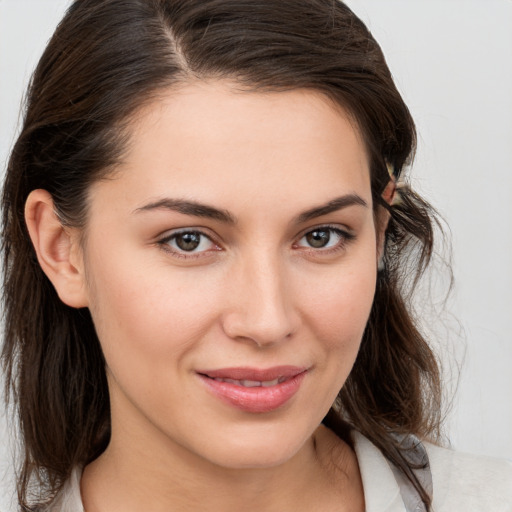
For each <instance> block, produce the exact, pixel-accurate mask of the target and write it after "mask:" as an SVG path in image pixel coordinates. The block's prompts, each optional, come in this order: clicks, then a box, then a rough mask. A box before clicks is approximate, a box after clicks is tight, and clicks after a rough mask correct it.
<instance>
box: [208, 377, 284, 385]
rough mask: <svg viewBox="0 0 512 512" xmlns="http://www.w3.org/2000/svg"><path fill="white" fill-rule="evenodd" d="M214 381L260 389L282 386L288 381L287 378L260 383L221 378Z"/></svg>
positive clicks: (257, 381)
mask: <svg viewBox="0 0 512 512" xmlns="http://www.w3.org/2000/svg"><path fill="white" fill-rule="evenodd" d="M214 380H216V381H217V382H227V383H228V384H236V385H237V386H243V387H244V388H258V387H264V388H269V387H271V386H277V385H278V384H281V382H284V381H285V380H286V378H285V377H279V378H277V379H274V380H265V381H259V380H234V379H221V378H219V377H216V378H215V379H214Z"/></svg>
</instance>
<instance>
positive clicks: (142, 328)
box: [90, 251, 221, 373]
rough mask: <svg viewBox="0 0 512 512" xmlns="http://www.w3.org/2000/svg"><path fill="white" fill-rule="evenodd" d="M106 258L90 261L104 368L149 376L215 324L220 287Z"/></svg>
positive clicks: (156, 267)
mask: <svg viewBox="0 0 512 512" xmlns="http://www.w3.org/2000/svg"><path fill="white" fill-rule="evenodd" d="M120 252H121V251H120ZM132 254H133V253H132ZM110 255H112V258H109V260H108V261H106V259H105V258H96V261H91V262H90V266H91V269H94V273H93V275H92V276H91V286H90V309H91V314H92V317H93V320H94V324H95V327H96V331H97V333H98V337H99V339H100V341H101V345H102V348H103V351H104V354H105V358H106V361H107V364H108V366H109V367H110V368H111V370H113V371H114V368H115V367H116V368H117V367H118V370H119V371H123V370H122V368H124V367H126V368H130V367H132V368H135V367H137V368H138V369H139V370H138V371H141V372H144V371H145V370H144V368H146V369H147V372H149V373H150V372H151V371H152V369H154V368H155V367H157V366H158V365H160V364H164V361H165V363H166V364H167V365H168V364H169V361H171V362H175V363H176V365H178V363H179V362H180V359H181V358H183V357H185V356H186V354H187V352H188V351H189V350H190V349H191V348H192V346H193V344H194V343H197V340H198V339H199V340H200V339H201V338H202V336H203V334H204V333H205V332H206V331H207V330H208V329H209V328H210V327H211V325H212V323H213V322H214V321H215V318H216V316H217V314H216V307H217V305H218V304H220V303H221V301H220V300H218V294H219V293H220V292H219V287H218V286H215V285H214V283H212V282H211V279H210V280H209V279H198V276H197V275H193V272H192V273H191V272H188V273H186V272H181V273H180V272H178V273H172V272H171V271H170V270H169V268H165V266H161V265H157V264H154V263H153V264H149V265H148V264H147V261H146V262H144V263H145V264H140V262H138V261H137V259H136V258H133V257H132V258H128V257H123V256H122V255H121V254H119V253H118V254H117V257H114V255H113V253H112V252H111V253H110ZM141 259H142V258H141ZM214 294H217V296H215V295H214ZM144 361H146V363H147V364H144Z"/></svg>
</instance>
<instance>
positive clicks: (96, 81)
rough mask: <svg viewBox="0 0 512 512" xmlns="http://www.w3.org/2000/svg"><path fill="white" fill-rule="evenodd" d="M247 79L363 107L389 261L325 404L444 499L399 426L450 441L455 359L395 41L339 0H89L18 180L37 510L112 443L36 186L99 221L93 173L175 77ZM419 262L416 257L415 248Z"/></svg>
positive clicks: (110, 165) (69, 37) (15, 229)
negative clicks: (61, 292) (444, 386)
mask: <svg viewBox="0 0 512 512" xmlns="http://www.w3.org/2000/svg"><path fill="white" fill-rule="evenodd" d="M210 78H213V79H229V80H234V81H235V82H236V83H237V84H238V85H239V87H240V88H241V89H242V90H259V91H285V90H292V89H298V88H307V89H312V90H316V91H319V92H321V93H323V94H325V95H326V96H327V97H329V98H330V99H331V100H333V101H335V102H336V103H337V104H339V105H341V106H342V107H343V108H344V109H346V110H347V111H348V112H350V113H351V115H352V117H353V118H354V120H355V121H356V123H357V125H358V127H359V129H360V131H361V133H362V134H363V138H364V141H365V144H366V147H367V151H368V154H369V160H370V173H371V187H372V194H373V199H374V205H375V209H376V212H377V210H379V211H380V209H383V208H385V209H387V210H388V211H389V213H390V221H389V225H388V228H387V231H386V235H385V236H386V240H385V257H384V263H385V265H384V266H383V268H382V269H381V270H380V271H379V272H378V278H377V287H376V293H375V299H374V302H373V307H372V311H371V314H370V318H369V321H368V325H367V327H366V330H365V333H364V336H363V340H362V344H361V348H360V352H359V355H358V357H357V360H356V362H355V365H354V368H353V370H352V372H351V373H350V376H349V377H348V380H347V381H346V383H345V385H344V387H343V389H342V390H341V391H340V393H339V396H338V399H337V401H336V403H335V404H334V405H333V407H332V409H331V410H330V412H329V414H328V415H327V416H326V418H325V419H324V423H325V424H327V425H328V426H330V427H331V428H332V429H333V430H334V431H335V432H337V433H338V435H340V436H341V437H344V438H346V428H347V427H346V426H347V425H350V427H351V428H355V429H357V430H359V431H361V432H362V433H363V434H364V435H365V436H367V437H368V438H369V439H370V440H371V441H372V442H373V443H374V444H375V445H376V446H377V447H378V448H379V449H380V450H381V451H382V452H383V453H384V454H385V455H386V457H388V459H389V460H390V461H391V462H393V463H394V464H395V465H396V466H397V467H398V468H399V469H400V470H401V471H403V473H404V474H405V475H406V477H407V478H409V479H410V480H411V481H412V482H413V484H414V485H415V487H416V488H417V489H418V491H419V492H420V494H421V496H422V498H423V501H424V502H425V504H426V506H427V508H430V499H429V497H428V495H427V493H426V492H425V490H424V489H423V488H422V486H421V484H420V483H419V482H418V481H416V480H415V478H414V475H413V474H412V473H411V468H410V467H409V465H408V463H407V457H405V456H404V453H403V449H402V448H401V447H400V446H399V445H398V444H397V441H396V439H397V437H396V434H414V435H416V436H419V437H420V438H423V439H429V440H433V441H436V439H438V436H439V429H440V401H441V398H440V396H441V393H440V375H439V369H438V364H437V362H436V358H435V356H434V354H433V352H432V350H431V348H430V347H429V344H428V343H427V341H426V339H425V338H424V337H423V336H422V334H421V333H420V332H419V330H418V328H417V326H416V322H415V319H414V318H413V315H412V313H411V306H410V303H409V300H408V298H407V297H406V296H405V295H404V281H405V280H407V279H418V278H419V276H420V275H421V274H422V273H423V272H424V270H425V268H426V266H427V265H428V263H429V261H430V257H431V255H432V250H433V232H434V229H433V228H434V224H435V214H434V212H433V210H432V209H431V207H430V206H429V205H428V204H427V203H426V202H425V201H423V200H422V199H421V198H420V197H419V196H418V195H417V194H415V193H414V192H413V191H412V190H411V189H410V188H409V187H407V186H403V187H401V188H400V196H401V198H400V202H399V204H397V205H395V206H392V207H390V206H388V205H387V204H386V203H385V202H384V201H383V200H382V198H381V194H382V192H383V190H384V187H385V186H386V184H387V183H388V182H389V179H390V177H389V174H388V167H391V168H392V169H393V170H394V179H396V180H398V179H403V173H404V172H405V169H406V168H407V166H408V164H409V163H410V162H411V158H412V155H413V153H414V149H415V142H416V134H415V126H414V122H413V120H412V118H411V115H410V113H409V110H408V108H407V106H406V105H405V103H404V101H403V100H402V98H401V96H400V94H399V92H398V91H397V88H396V87H395V84H394V82H393V79H392V76H391V73H390V71H389V69H388V67H387V64H386V61H385V59H384V56H383V54H382V51H381V49H380V47H379V45H378V44H377V42H376V41H375V39H374V38H373V36H372V35H371V33H370V32H369V30H368V29H367V27H366V26H365V25H364V23H363V22H362V21H361V20H360V19H359V18H358V17H357V16H356V15H355V14H354V13H353V12H352V11H351V10H350V9H349V8H348V7H347V6H346V5H345V4H343V3H342V2H340V1H337V0H264V1H263V0H197V1H191V0H76V1H75V2H74V3H73V4H72V5H71V6H70V7H69V9H68V11H67V13H66V14H65V16H64V18H63V20H62V21H61V22H60V24H59V26H58V28H57V30H56V32H55V34H54V35H53V37H52V39H51V40H50V42H49V43H48V45H47V48H46V50H45V52H44V54H43V56H42V58H41V59H40V61H39V64H38V66H37V68H36V70H35V72H34V74H33V77H32V80H31V82H30V85H29V89H28V94H27V97H26V104H25V110H24V121H23V126H22V129H21V133H20V135H19V137H18V139H17V141H16V142H15V145H14V147H13V150H12V154H11V156H10V159H9V162H8V166H7V174H6V179H5V184H4V188H3V210H2V215H3V217H2V220H3V228H2V250H3V258H4V259H3V273H4V285H3V304H4V315H5V331H4V342H3V348H2V361H3V365H4V369H5V373H6V385H7V389H8V392H9V393H10V395H11V397H13V399H14V403H15V404H16V407H17V411H18V418H19V426H20V431H21V436H22V440H23V447H24V448H23V456H22V460H21V462H20V468H19V474H18V498H19V503H20V506H21V508H22V509H23V510H31V508H30V507H31V492H30V490H31V483H32V482H36V487H37V488H38V489H40V494H39V498H38V499H39V501H40V502H41V501H44V500H51V498H52V496H54V495H55V494H56V493H57V492H58V491H59V489H60V488H61V487H62V485H63V483H64V482H65V481H66V479H67V478H68V477H69V475H70V473H71V470H72V468H73V467H75V466H77V465H84V464H87V463H88V462H90V461H92V460H93V459H95V458H96V457H97V456H98V455H99V454H100V453H101V452H102V451H103V450H104V449H105V447H106V446H107V444H108V442H109V435H110V410H109V398H108V389H107V381H106V375H105V362H104V358H103V355H102V351H101V348H100V344H99V340H98V338H97V335H96V333H95V329H94V325H93V323H92V320H91V316H90V314H89V312H88V310H87V309H73V308H70V307H68V306H66V305H65V304H63V303H62V302H61V301H60V300H59V298H58V296H57V294H56V292H55V290H54V288H53V287H52V285H51V283H50V281H49V280H48V279H47V277H46V276H45V274H44V273H43V271H42V270H41V268H40V266H39V264H38V262H37V259H36V256H35V252H34V249H33V247H32V245H31V242H30V239H29V236H28V232H27V227H26V225H25V221H24V214H23V212H24V204H25V201H26V199H27V196H28V195H29V193H30V192H31V191H32V190H34V189H38V188H42V189H46V190H47V191H48V192H50V193H51V195H52V196H53V199H54V204H55V208H56V210H57V213H58V215H59V217H60V218H61V219H62V222H63V223H65V224H66V225H69V226H76V227H84V226H85V225H86V222H87V193H88V189H89V187H90V185H91V184H92V183H94V182H95V181H97V180H100V179H103V178H105V177H108V175H109V174H110V173H112V172H113V170H114V169H115V167H116V164H117V163H118V162H119V159H120V157H121V155H122V154H123V152H124V151H125V150H126V145H127V144H128V139H129V137H128V135H127V130H126V128H127V126H128V124H129V121H130V119H131V118H133V116H134V115H135V114H136V113H137V111H139V110H140V109H141V108H142V107H143V106H144V105H145V104H146V103H147V102H150V101H152V100H154V99H155V98H157V97H158V94H159V92H161V91H162V90H164V89H168V88H169V87H172V86H174V85H179V84H183V83H187V82H189V81H191V80H197V79H210ZM411 262H412V263H411Z"/></svg>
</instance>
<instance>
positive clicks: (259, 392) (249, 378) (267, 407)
mask: <svg viewBox="0 0 512 512" xmlns="http://www.w3.org/2000/svg"><path fill="white" fill-rule="evenodd" d="M307 371H308V370H307V369H306V368H303V367H302V368H301V367H297V366H281V367H275V368H269V369H266V370H258V369H253V368H224V369H220V370H205V371H201V372H197V375H198V376H199V378H200V379H201V381H202V382H203V383H204V384H205V385H206V388H207V390H208V391H210V392H211V393H212V394H213V395H214V396H215V397H216V398H218V399H220V400H221V401H222V402H224V403H225V404H228V405H230V406H232V407H235V408H237V409H239V410H242V411H245V412H249V413H265V412H271V411H274V410H276V409H279V408H280V407H282V406H283V405H284V404H286V403H287V402H288V401H289V400H291V399H292V397H293V396H294V395H295V394H296V393H297V392H298V391H299V389H300V387H301V384H302V382H303V380H304V378H305V376H306V374H307Z"/></svg>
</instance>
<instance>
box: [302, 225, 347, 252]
mask: <svg viewBox="0 0 512 512" xmlns="http://www.w3.org/2000/svg"><path fill="white" fill-rule="evenodd" d="M353 238H354V235H351V234H349V233H347V232H345V231H343V230H341V229H339V228H334V227H329V226H322V227H318V228H315V229H313V230H311V231H308V232H307V233H306V234H305V235H304V236H303V237H302V238H301V239H300V240H299V241H298V242H297V246H298V247H305V248H308V249H324V250H325V249H336V248H342V247H343V246H344V244H345V243H346V242H348V241H349V240H352V239H353Z"/></svg>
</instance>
